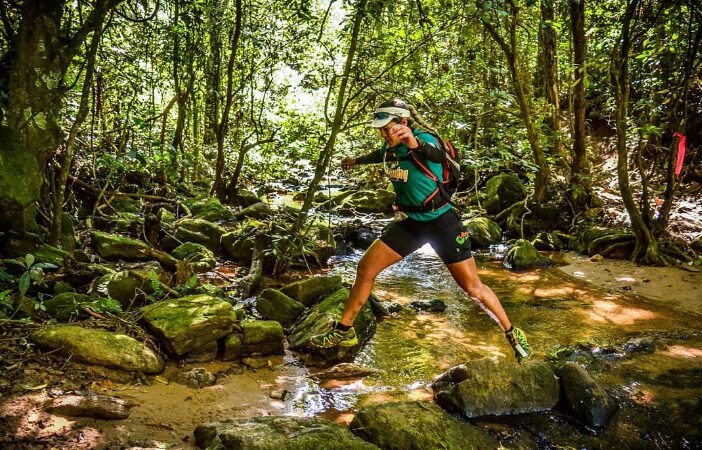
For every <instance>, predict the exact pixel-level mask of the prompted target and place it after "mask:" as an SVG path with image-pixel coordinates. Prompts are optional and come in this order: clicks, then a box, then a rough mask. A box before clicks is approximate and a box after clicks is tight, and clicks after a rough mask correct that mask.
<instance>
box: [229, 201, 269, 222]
mask: <svg viewBox="0 0 702 450" xmlns="http://www.w3.org/2000/svg"><path fill="white" fill-rule="evenodd" d="M272 215H273V210H271V207H270V206H268V204H267V203H263V202H258V203H254V204H253V205H251V206H247V207H246V208H244V209H243V210H241V211H239V212H238V213H236V218H237V219H241V218H244V217H247V218H249V219H267V218H269V217H270V216H272Z"/></svg>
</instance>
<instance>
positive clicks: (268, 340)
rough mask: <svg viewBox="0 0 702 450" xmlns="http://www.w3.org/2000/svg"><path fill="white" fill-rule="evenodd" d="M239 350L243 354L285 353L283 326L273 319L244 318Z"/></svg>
mask: <svg viewBox="0 0 702 450" xmlns="http://www.w3.org/2000/svg"><path fill="white" fill-rule="evenodd" d="M241 328H242V329H243V330H244V335H243V337H242V347H241V352H242V354H245V355H282V354H284V353H285V334H284V333H283V326H282V325H281V324H280V323H278V322H276V321H275V320H245V321H243V322H241Z"/></svg>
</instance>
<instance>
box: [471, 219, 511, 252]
mask: <svg viewBox="0 0 702 450" xmlns="http://www.w3.org/2000/svg"><path fill="white" fill-rule="evenodd" d="M464 225H465V226H466V229H467V230H468V235H469V236H470V243H471V245H472V246H473V247H474V248H487V247H489V246H490V245H492V244H497V243H498V242H500V241H501V240H502V229H500V226H499V225H498V224H496V223H495V222H493V221H492V220H490V219H488V218H487V217H476V218H474V219H470V220H468V221H466V222H465V223H464Z"/></svg>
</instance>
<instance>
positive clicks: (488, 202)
mask: <svg viewBox="0 0 702 450" xmlns="http://www.w3.org/2000/svg"><path fill="white" fill-rule="evenodd" d="M526 194H527V192H526V188H524V184H522V181H521V180H520V179H519V177H518V176H517V174H515V173H512V172H504V173H501V174H498V175H495V176H494V177H492V178H490V179H489V180H488V182H487V184H486V185H485V197H484V199H483V207H484V208H485V210H486V211H487V212H488V214H498V213H500V212H502V211H503V210H504V209H506V208H507V207H509V206H512V205H513V204H514V203H516V202H518V201H520V200H524V199H525V198H526Z"/></svg>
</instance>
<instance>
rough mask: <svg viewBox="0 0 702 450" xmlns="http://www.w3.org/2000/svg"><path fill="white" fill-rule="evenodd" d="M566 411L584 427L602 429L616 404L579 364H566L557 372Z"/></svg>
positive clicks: (614, 409)
mask: <svg viewBox="0 0 702 450" xmlns="http://www.w3.org/2000/svg"><path fill="white" fill-rule="evenodd" d="M558 376H559V377H560V379H561V387H562V389H563V397H564V398H565V404H566V408H567V409H568V411H569V412H570V413H571V414H572V415H573V416H574V417H575V418H576V419H578V420H580V421H581V422H583V423H584V424H585V425H588V426H590V427H594V428H602V427H604V426H605V425H607V423H608V422H609V419H610V418H611V417H612V415H613V414H614V412H615V411H616V410H617V404H616V403H615V401H614V399H613V398H612V397H610V395H609V394H607V391H605V390H604V388H602V387H601V386H600V385H599V384H598V383H597V382H596V381H595V380H594V379H593V378H592V376H591V375H590V374H589V373H588V372H587V370H585V368H584V367H583V366H581V365H580V364H577V363H574V362H569V363H566V364H565V365H564V366H563V367H562V368H561V369H560V370H559V371H558Z"/></svg>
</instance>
